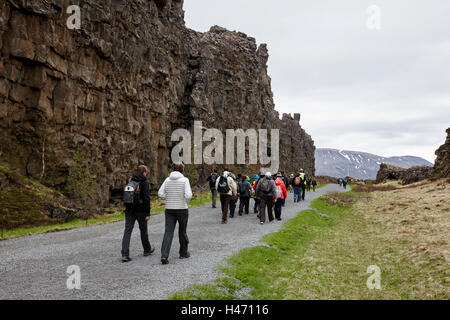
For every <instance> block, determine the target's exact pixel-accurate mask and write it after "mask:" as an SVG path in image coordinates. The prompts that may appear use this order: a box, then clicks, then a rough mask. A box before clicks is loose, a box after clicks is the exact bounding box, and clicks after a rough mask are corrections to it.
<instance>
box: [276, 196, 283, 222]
mask: <svg viewBox="0 0 450 320" xmlns="http://www.w3.org/2000/svg"><path fill="white" fill-rule="evenodd" d="M283 203H284V199H278V200H277V202H276V203H275V218H277V219H281V210H282V209H283Z"/></svg>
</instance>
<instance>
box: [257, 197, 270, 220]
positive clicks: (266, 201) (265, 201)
mask: <svg viewBox="0 0 450 320" xmlns="http://www.w3.org/2000/svg"><path fill="white" fill-rule="evenodd" d="M266 207H267V215H268V217H269V221H272V220H273V212H272V209H273V197H272V196H270V197H261V207H260V210H259V221H261V222H266Z"/></svg>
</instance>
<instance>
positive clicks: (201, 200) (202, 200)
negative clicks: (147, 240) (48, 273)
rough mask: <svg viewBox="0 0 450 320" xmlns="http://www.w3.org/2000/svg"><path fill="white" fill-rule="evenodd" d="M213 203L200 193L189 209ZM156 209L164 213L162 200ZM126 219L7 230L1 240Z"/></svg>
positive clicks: (208, 195) (154, 212)
mask: <svg viewBox="0 0 450 320" xmlns="http://www.w3.org/2000/svg"><path fill="white" fill-rule="evenodd" d="M209 202H211V193H210V192H199V193H196V194H195V195H194V199H193V200H192V201H191V202H190V203H189V207H190V208H191V207H197V206H202V205H204V204H207V203H209ZM153 206H154V208H153V209H152V210H151V214H152V215H157V214H160V213H163V212H164V210H165V209H164V205H163V203H162V201H161V200H157V202H156V205H153ZM124 218H125V214H124V213H123V212H116V213H114V214H109V215H105V216H100V217H96V218H89V219H88V220H87V221H86V220H84V219H75V220H72V221H70V222H66V223H59V224H49V225H43V226H37V227H32V228H16V229H12V230H5V231H4V232H3V236H2V235H0V241H1V240H7V239H11V238H17V237H23V236H27V235H33V234H40V233H49V232H59V231H66V230H71V229H75V228H82V227H86V226H93V225H102V224H108V223H114V222H118V221H122V220H123V219H124Z"/></svg>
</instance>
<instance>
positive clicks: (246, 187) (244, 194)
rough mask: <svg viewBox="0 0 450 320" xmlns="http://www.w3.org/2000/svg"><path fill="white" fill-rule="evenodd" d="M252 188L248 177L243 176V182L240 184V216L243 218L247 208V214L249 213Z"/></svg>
mask: <svg viewBox="0 0 450 320" xmlns="http://www.w3.org/2000/svg"><path fill="white" fill-rule="evenodd" d="M251 188H252V186H251V185H250V182H248V180H247V177H246V176H243V177H242V181H240V182H239V184H238V191H239V198H240V200H239V215H240V216H242V213H243V211H244V207H245V214H248V213H249V205H250V190H251Z"/></svg>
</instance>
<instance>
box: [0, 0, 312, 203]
mask: <svg viewBox="0 0 450 320" xmlns="http://www.w3.org/2000/svg"><path fill="white" fill-rule="evenodd" d="M72 4H74V3H73V1H67V0H35V1H30V0H1V1H0V161H1V162H4V163H7V164H8V165H9V166H11V167H13V168H17V169H19V171H20V172H21V173H22V174H25V175H27V176H29V177H32V178H35V179H38V180H40V181H41V182H42V183H44V184H45V185H48V186H52V187H56V188H59V189H63V188H64V186H65V184H66V183H67V177H68V173H69V171H70V168H71V167H73V165H74V160H73V155H74V152H75V151H76V150H82V151H83V153H84V154H85V157H86V159H87V161H88V162H89V166H90V167H91V168H92V172H95V175H96V176H95V179H96V181H97V182H98V188H96V193H97V194H96V198H97V201H98V204H99V205H102V206H106V205H107V204H108V200H109V197H110V195H111V194H112V193H114V192H115V191H120V190H121V189H122V188H123V185H124V182H125V181H126V179H128V177H129V175H130V174H131V172H132V171H133V170H134V168H135V167H136V166H137V165H138V164H146V165H148V166H149V167H150V169H151V176H150V180H151V183H152V185H153V186H154V187H155V186H157V185H158V184H159V183H161V182H162V181H163V179H164V178H165V177H166V175H167V172H168V169H169V164H170V151H171V149H172V147H173V144H172V142H171V141H170V137H171V133H172V131H173V130H174V129H177V128H185V129H188V130H192V128H193V121H194V120H201V121H203V125H204V126H205V127H207V128H218V129H220V130H225V129H238V128H242V129H248V128H254V129H261V128H264V129H273V128H278V129H280V167H281V169H282V170H285V171H287V172H292V171H296V170H298V169H299V168H300V167H303V168H304V169H305V170H306V172H307V173H309V174H314V150H315V147H314V142H313V141H312V139H311V137H310V136H309V135H308V134H307V133H306V132H305V131H304V130H303V129H302V128H301V126H300V124H299V121H300V115H299V114H296V115H294V116H293V117H292V116H291V115H286V114H284V115H283V116H282V118H281V119H280V118H279V114H278V112H277V111H276V110H275V107H274V101H273V94H272V90H271V85H270V82H271V80H270V78H269V76H268V75H267V61H268V57H269V55H268V50H267V47H266V45H264V44H261V45H259V46H258V45H257V44H256V40H255V39H253V38H251V37H248V36H247V35H245V34H243V33H240V32H231V31H228V30H226V29H223V28H220V27H217V26H216V27H212V28H211V30H210V31H209V32H206V33H200V32H196V31H193V30H190V29H188V28H186V27H185V24H184V12H183V1H182V0H152V1H148V0H128V1H121V0H95V1H94V0H90V1H87V0H85V1H83V0H80V1H77V3H75V4H78V5H79V6H80V7H81V22H82V23H81V28H80V29H79V30H70V29H69V28H68V27H67V26H66V21H67V19H68V17H69V16H70V14H68V13H67V12H66V9H67V7H69V6H70V5H72ZM246 167H248V168H249V167H251V169H252V170H257V167H256V166H246ZM209 169H210V168H208V167H206V166H201V167H200V168H195V170H192V172H193V175H196V176H198V177H199V178H198V177H197V178H198V181H199V182H201V181H203V179H204V177H205V176H206V174H207V173H209ZM243 170H244V169H243Z"/></svg>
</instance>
